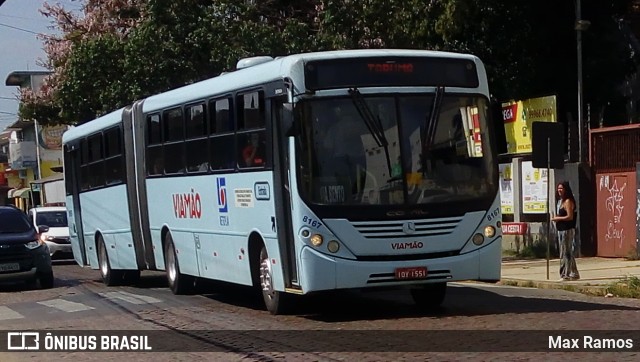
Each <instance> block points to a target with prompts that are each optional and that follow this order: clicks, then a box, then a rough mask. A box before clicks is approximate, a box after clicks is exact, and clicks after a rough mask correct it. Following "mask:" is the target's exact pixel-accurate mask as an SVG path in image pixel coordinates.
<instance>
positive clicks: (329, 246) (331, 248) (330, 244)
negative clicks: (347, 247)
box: [327, 240, 340, 253]
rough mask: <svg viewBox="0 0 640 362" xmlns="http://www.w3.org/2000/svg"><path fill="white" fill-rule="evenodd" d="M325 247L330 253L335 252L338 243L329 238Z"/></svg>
mask: <svg viewBox="0 0 640 362" xmlns="http://www.w3.org/2000/svg"><path fill="white" fill-rule="evenodd" d="M327 249H329V251H330V252H332V253H337V252H338V250H340V243H338V242H337V241H335V240H331V241H329V242H328V243H327Z"/></svg>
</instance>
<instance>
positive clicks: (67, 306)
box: [38, 299, 95, 313]
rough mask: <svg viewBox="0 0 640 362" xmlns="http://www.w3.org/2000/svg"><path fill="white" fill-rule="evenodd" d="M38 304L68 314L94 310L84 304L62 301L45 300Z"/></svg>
mask: <svg viewBox="0 0 640 362" xmlns="http://www.w3.org/2000/svg"><path fill="white" fill-rule="evenodd" d="M38 304H41V305H44V306H47V307H51V308H56V309H59V310H61V311H63V312H68V313H72V312H80V311H83V310H91V309H95V308H94V307H90V306H88V305H86V304H82V303H76V302H71V301H68V300H64V299H51V300H45V301H44V302H38Z"/></svg>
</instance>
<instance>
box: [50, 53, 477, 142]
mask: <svg viewBox="0 0 640 362" xmlns="http://www.w3.org/2000/svg"><path fill="white" fill-rule="evenodd" d="M377 56H378V57H379V56H425V57H442V58H454V59H468V60H472V61H474V62H475V63H476V65H477V66H478V70H479V71H480V73H483V72H484V65H483V64H482V62H481V61H480V59H478V58H477V57H476V56H474V55H470V54H461V53H451V52H441V51H433V50H411V49H354V50H334V51H325V52H313V53H302V54H294V55H288V56H284V57H279V58H276V59H274V60H271V61H267V62H264V63H261V64H257V65H254V66H251V67H248V68H243V69H239V70H236V71H233V72H230V73H225V74H222V75H220V76H217V77H214V78H210V79H206V80H203V81H200V82H196V83H193V84H189V85H185V86H182V87H180V88H176V89H173V90H170V91H167V92H163V93H160V94H156V95H153V96H150V97H148V98H146V99H144V103H143V107H142V111H143V112H144V113H147V112H154V111H157V110H161V109H165V108H168V107H171V106H175V105H181V104H183V103H187V102H191V101H194V102H195V101H198V100H203V99H206V98H209V97H211V96H216V95H224V94H225V93H231V92H233V91H236V90H238V89H243V88H250V87H251V86H254V85H259V84H264V83H268V82H270V81H275V80H278V79H283V78H284V77H298V76H300V77H302V74H298V73H297V72H302V67H299V68H298V67H296V65H297V64H298V63H301V62H305V61H312V60H321V59H340V58H357V57H377ZM484 81H485V83H486V78H485V79H484ZM481 84H483V83H482V82H481ZM301 91H302V90H300V89H297V90H296V92H301ZM122 111H123V108H121V109H119V110H117V111H114V112H111V113H109V114H106V115H104V116H101V117H99V118H97V119H95V120H93V121H91V122H88V123H86V124H83V125H81V126H79V127H75V128H72V129H70V130H68V131H67V132H65V133H64V135H63V138H62V141H63V143H66V142H68V141H69V140H72V139H75V138H77V137H80V136H83V135H89V134H92V133H95V132H97V131H99V130H102V129H104V128H108V127H109V126H111V125H114V124H117V123H118V122H120V120H121V115H122Z"/></svg>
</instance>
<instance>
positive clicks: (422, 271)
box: [396, 266, 427, 279]
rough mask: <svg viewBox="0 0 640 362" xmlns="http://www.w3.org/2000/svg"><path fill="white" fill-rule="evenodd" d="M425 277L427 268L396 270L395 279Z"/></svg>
mask: <svg viewBox="0 0 640 362" xmlns="http://www.w3.org/2000/svg"><path fill="white" fill-rule="evenodd" d="M426 277H427V268H425V267H422V266H418V267H411V268H397V269H396V279H424V278H426Z"/></svg>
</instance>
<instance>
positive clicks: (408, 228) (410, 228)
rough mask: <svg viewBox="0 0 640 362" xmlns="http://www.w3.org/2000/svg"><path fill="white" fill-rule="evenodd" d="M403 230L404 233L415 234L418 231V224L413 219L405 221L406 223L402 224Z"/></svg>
mask: <svg viewBox="0 0 640 362" xmlns="http://www.w3.org/2000/svg"><path fill="white" fill-rule="evenodd" d="M402 231H404V233H405V234H407V235H409V234H413V233H415V232H416V224H414V223H413V222H411V221H409V222H405V223H404V224H402Z"/></svg>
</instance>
